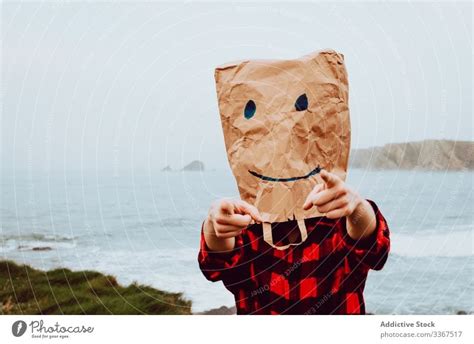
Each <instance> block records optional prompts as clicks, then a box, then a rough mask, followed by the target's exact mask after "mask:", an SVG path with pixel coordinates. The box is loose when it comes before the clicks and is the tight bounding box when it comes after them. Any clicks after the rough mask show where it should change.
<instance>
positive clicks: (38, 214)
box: [0, 169, 474, 314]
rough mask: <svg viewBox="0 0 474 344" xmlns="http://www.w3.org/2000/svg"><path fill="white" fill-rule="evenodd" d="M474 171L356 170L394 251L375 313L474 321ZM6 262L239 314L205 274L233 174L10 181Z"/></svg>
mask: <svg viewBox="0 0 474 344" xmlns="http://www.w3.org/2000/svg"><path fill="white" fill-rule="evenodd" d="M473 176H474V173H473V172H426V171H425V172H423V171H366V170H355V169H353V170H351V171H350V173H349V177H348V180H347V182H348V183H349V184H350V185H351V186H352V187H353V188H354V189H356V190H357V191H358V192H359V193H360V194H361V195H363V196H364V197H365V198H369V199H372V200H374V201H375V202H376V203H377V204H378V205H379V207H380V210H381V211H382V213H383V214H384V216H385V217H386V218H387V220H388V223H389V226H390V229H391V233H392V234H391V235H392V250H391V254H390V257H389V259H388V261H387V263H386V265H385V267H384V269H383V270H382V271H371V272H370V273H369V277H368V280H367V284H366V289H365V298H366V303H367V311H368V312H372V313H376V314H392V313H396V314H453V313H456V312H458V311H466V312H473V311H474V307H473V295H474V285H473V276H474V271H473V270H474V259H473V229H474V225H473V204H474V202H473V198H474V197H473ZM1 188H2V190H1V195H2V196H1V200H2V203H1V222H0V223H1V228H0V254H1V255H2V259H11V260H14V261H16V262H19V263H25V264H30V265H32V266H33V267H36V268H41V269H51V268H56V267H66V268H70V269H90V270H98V271H101V272H104V273H109V274H113V275H115V276H117V278H118V281H119V282H120V283H123V284H128V283H131V282H133V281H137V282H139V283H141V284H147V285H151V286H153V287H156V288H160V289H164V290H167V291H176V292H183V293H184V295H185V297H186V298H188V299H190V300H192V302H193V311H195V312H199V311H203V310H206V309H210V308H216V307H220V306H222V305H226V306H231V305H233V298H232V295H231V294H230V293H229V292H228V291H227V290H226V289H225V288H224V286H223V285H222V283H220V282H219V283H211V282H209V281H207V280H206V279H205V278H204V276H203V275H202V274H201V272H200V270H199V267H198V264H197V254H198V249H199V235H200V229H201V223H202V221H203V219H204V217H205V216H206V213H207V211H208V208H209V206H210V204H211V202H212V201H213V200H215V199H218V198H221V197H235V196H237V188H236V184H235V181H234V179H233V177H232V175H231V173H230V172H229V171H228V170H214V171H203V172H182V171H180V172H153V173H147V172H146V171H145V172H143V171H126V172H117V171H115V172H106V171H100V172H99V171H87V172H62V173H60V172H51V173H33V172H31V171H26V172H16V173H9V174H4V175H2V180H1Z"/></svg>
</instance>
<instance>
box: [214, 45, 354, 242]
mask: <svg viewBox="0 0 474 344" xmlns="http://www.w3.org/2000/svg"><path fill="white" fill-rule="evenodd" d="M215 79H216V88H217V97H218V101H219V112H220V117H221V121H222V129H223V131H224V139H225V145H226V149H227V156H228V159H229V163H230V166H231V168H232V172H233V174H234V176H235V178H236V180H237V184H238V188H239V192H240V196H241V198H242V199H243V200H244V201H246V202H248V203H250V204H253V205H255V206H256V207H257V208H258V210H259V212H260V214H261V215H262V218H263V219H264V221H265V223H266V225H264V232H265V229H267V235H268V229H269V224H270V223H273V222H285V221H288V220H297V221H298V224H304V221H301V220H304V219H306V218H310V217H316V216H323V214H320V213H319V212H318V211H317V210H316V207H313V208H311V209H310V210H308V211H305V210H303V203H304V201H305V199H306V197H307V196H308V194H309V193H310V192H311V190H312V189H313V188H314V186H315V185H316V184H317V183H320V182H322V181H321V178H320V177H319V172H320V170H321V169H325V170H327V171H330V172H333V173H335V174H337V175H338V176H340V177H341V178H342V179H345V177H346V171H347V164H348V159H349V150H350V120H349V107H348V80H347V72H346V68H345V66H344V56H343V55H342V54H339V53H337V52H335V51H332V50H326V51H320V52H316V53H313V54H309V55H306V56H303V57H301V58H299V59H294V60H246V61H241V62H236V63H228V64H225V65H222V66H220V67H217V68H216V71H215ZM300 230H301V234H302V235H301V237H302V239H303V237H305V236H304V233H303V229H301V228H300ZM304 231H305V230H304ZM270 235H271V228H270ZM266 241H267V240H266Z"/></svg>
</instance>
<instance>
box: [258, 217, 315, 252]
mask: <svg viewBox="0 0 474 344" xmlns="http://www.w3.org/2000/svg"><path fill="white" fill-rule="evenodd" d="M297 223H298V228H299V230H300V234H301V241H300V242H298V243H289V244H288V245H283V246H277V245H275V244H274V243H273V234H272V224H271V223H270V222H263V223H262V227H263V240H265V242H266V243H267V244H269V245H270V246H271V247H273V248H276V249H277V250H286V249H287V248H288V247H290V246H298V245H300V244H302V243H303V242H304V241H305V240H306V239H307V238H308V231H307V230H306V224H305V223H304V219H301V220H298V221H297Z"/></svg>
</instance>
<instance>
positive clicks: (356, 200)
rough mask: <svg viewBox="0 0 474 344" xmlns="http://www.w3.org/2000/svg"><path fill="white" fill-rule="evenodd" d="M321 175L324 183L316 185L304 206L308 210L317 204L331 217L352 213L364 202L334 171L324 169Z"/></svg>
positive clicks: (322, 211)
mask: <svg viewBox="0 0 474 344" xmlns="http://www.w3.org/2000/svg"><path fill="white" fill-rule="evenodd" d="M320 175H321V178H322V179H323V181H324V183H322V184H318V185H316V186H315V187H314V189H313V190H312V191H311V192H310V193H309V195H308V197H307V198H306V201H305V203H304V205H303V208H304V209H305V210H308V209H311V208H312V207H313V206H315V207H317V209H318V211H319V212H320V213H322V214H325V216H326V217H327V218H330V219H338V218H341V217H344V216H350V215H352V213H354V211H355V210H356V208H357V207H358V206H359V205H360V204H361V203H362V199H361V197H360V196H359V195H358V194H357V193H356V192H355V191H353V190H352V189H351V188H349V187H348V186H347V185H346V184H345V183H344V181H343V180H342V179H341V178H339V177H338V176H337V175H335V174H334V173H330V172H328V171H326V170H322V171H321V173H320Z"/></svg>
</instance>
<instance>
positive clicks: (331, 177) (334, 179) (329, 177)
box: [320, 170, 342, 188]
mask: <svg viewBox="0 0 474 344" xmlns="http://www.w3.org/2000/svg"><path fill="white" fill-rule="evenodd" d="M320 175H321V178H322V179H323V180H324V182H325V183H326V184H327V186H328V187H329V188H331V187H333V186H337V185H339V184H340V183H342V179H341V178H339V177H338V176H337V175H335V174H334V173H331V172H328V171H326V170H322V171H321V173H320Z"/></svg>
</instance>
